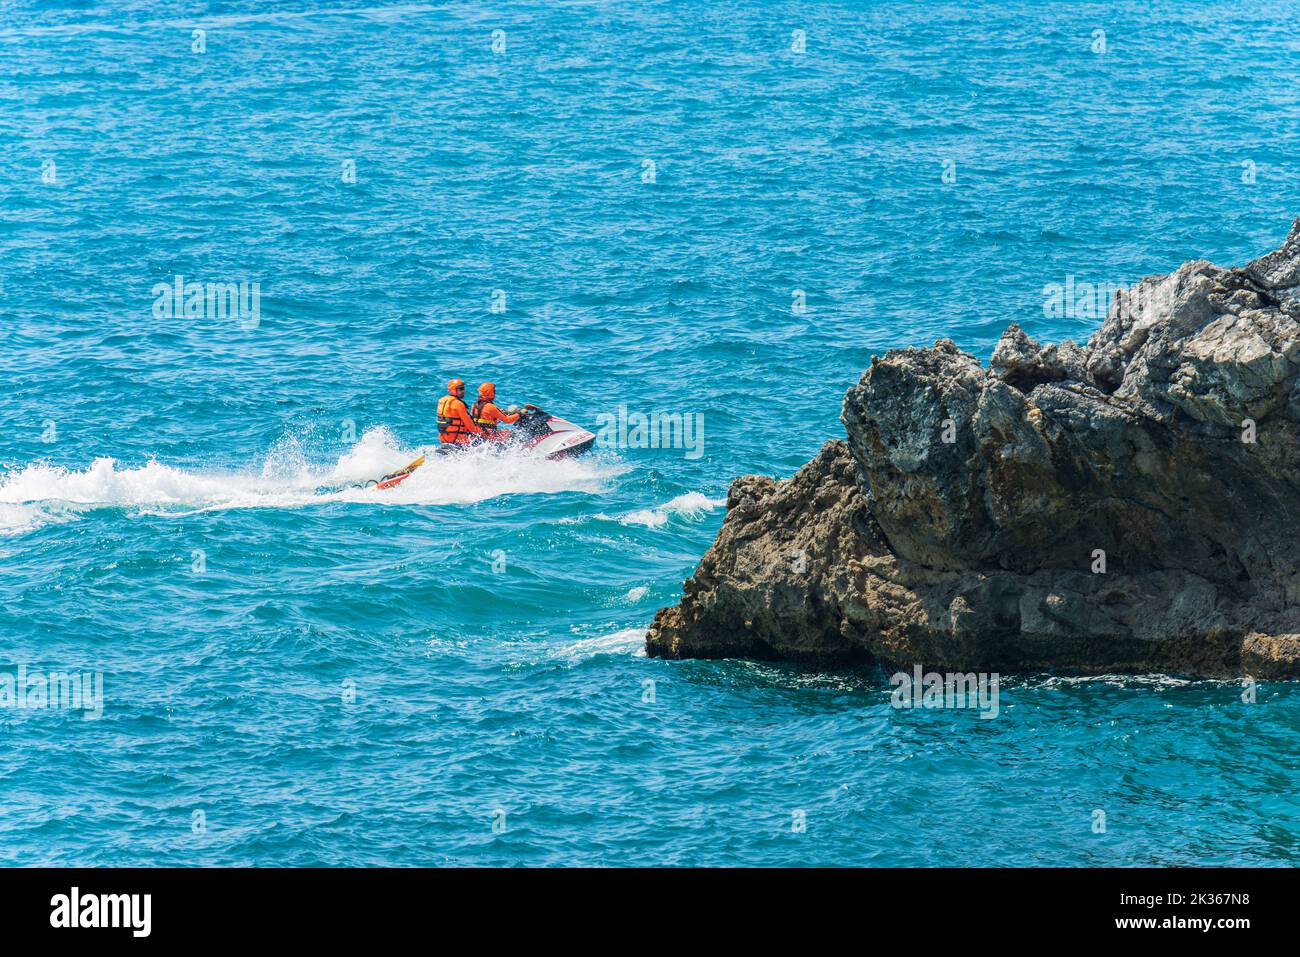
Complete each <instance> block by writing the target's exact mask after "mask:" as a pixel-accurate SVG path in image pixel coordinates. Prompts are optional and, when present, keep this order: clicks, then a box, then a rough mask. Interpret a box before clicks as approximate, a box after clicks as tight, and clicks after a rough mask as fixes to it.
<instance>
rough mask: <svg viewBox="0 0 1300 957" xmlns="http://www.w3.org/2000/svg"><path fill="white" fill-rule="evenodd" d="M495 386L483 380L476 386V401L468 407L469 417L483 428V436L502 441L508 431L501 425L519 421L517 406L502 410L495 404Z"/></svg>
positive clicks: (507, 436) (508, 435)
mask: <svg viewBox="0 0 1300 957" xmlns="http://www.w3.org/2000/svg"><path fill="white" fill-rule="evenodd" d="M496 397H497V387H496V385H495V384H493V383H491V382H484V383H483V384H482V385H481V386H479V387H478V401H476V402H475V403H474V407H473V408H472V409H470V412H469V417H470V418H471V419H473V420H474V424H475V425H477V426H478V427H479V428H480V429H482V430H483V438H485V439H487V440H489V441H492V442H504V441H505V440H506V439H508V438H509V437H510V433H509V432H507V431H506V430H505V429H503V428H501V426H502V425H514V424H515V423H516V422H518V421H519V407H518V406H517V405H512V406H510V408H508V409H506V410H505V411H504V412H502V411H501V410H500V409H499V408H497V404H496V401H495V400H496Z"/></svg>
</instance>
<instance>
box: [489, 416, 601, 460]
mask: <svg viewBox="0 0 1300 957" xmlns="http://www.w3.org/2000/svg"><path fill="white" fill-rule="evenodd" d="M595 442H596V435H595V433H594V432H588V431H587V430H586V429H583V428H579V427H578V426H576V425H574V424H573V423H572V422H570V421H569V420H568V419H562V418H560V417H559V416H558V415H551V414H550V413H549V412H545V411H543V410H541V409H539V408H538V407H537V406H535V405H526V406H524V407H523V409H522V410H520V413H519V421H518V422H516V423H515V425H514V428H513V429H512V430H511V431H510V432H509V433H508V435H507V438H506V440H505V443H506V445H508V446H515V447H516V448H522V449H524V450H525V451H528V452H531V453H533V454H535V455H544V456H545V457H546V458H548V459H562V458H565V457H567V456H570V455H581V454H582V453H584V452H589V451H591V447H592V446H593V445H594V444H595Z"/></svg>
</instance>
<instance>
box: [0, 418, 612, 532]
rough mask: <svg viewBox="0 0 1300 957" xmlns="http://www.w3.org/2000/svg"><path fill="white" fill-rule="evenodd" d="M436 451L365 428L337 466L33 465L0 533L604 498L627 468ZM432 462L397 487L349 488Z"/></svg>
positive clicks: (298, 459) (276, 453) (14, 493)
mask: <svg viewBox="0 0 1300 957" xmlns="http://www.w3.org/2000/svg"><path fill="white" fill-rule="evenodd" d="M436 451H437V450H436V448H435V447H433V446H421V447H418V448H414V449H412V448H404V447H403V446H402V445H401V444H400V443H399V442H398V441H397V440H396V438H395V437H394V436H393V435H392V433H390V432H389V431H388V430H387V429H383V428H376V429H371V430H369V431H367V432H366V433H365V434H364V435H363V436H362V437H361V439H360V440H359V441H358V442H357V443H356V444H355V445H354V446H352V447H351V448H350V449H348V450H347V451H346V452H345V453H344V454H343V455H342V456H340V457H339V459H338V461H337V462H336V463H335V464H334V465H333V466H313V465H312V464H311V463H310V462H309V461H308V460H307V457H306V455H305V454H304V452H303V450H302V448H301V446H300V445H299V443H297V442H296V441H295V440H292V439H286V440H283V441H281V442H279V443H277V444H276V445H275V447H273V448H272V449H271V451H270V452H269V453H268V454H267V456H266V457H265V459H264V460H263V461H262V462H261V463H260V465H258V466H257V467H255V468H252V469H249V470H246V471H205V470H189V469H180V468H173V467H171V466H168V465H164V464H162V463H160V462H156V461H150V462H148V463H147V464H145V465H143V466H139V467H136V468H129V467H128V468H123V467H122V466H121V464H120V463H118V462H117V461H116V460H114V459H111V458H99V459H96V460H95V461H94V462H92V463H91V464H90V466H89V467H87V468H85V469H82V470H70V469H66V468H61V467H56V466H51V465H48V464H44V463H34V464H31V465H27V466H25V467H22V468H16V469H12V470H10V471H9V472H8V473H6V474H5V475H3V476H0V535H14V534H19V533H22V532H26V531H30V530H31V529H33V528H38V527H40V526H42V525H45V524H48V523H50V522H54V521H69V520H72V519H75V518H77V517H78V516H79V515H81V514H84V513H85V512H88V511H92V510H94V509H98V508H128V509H132V510H133V511H135V512H137V513H140V514H171V515H174V514H182V515H185V514H193V513H195V512H199V511H208V510H215V509H231V508H301V507H303V506H308V505H313V504H318V503H324V502H364V503H374V504H384V505H453V504H467V503H472V502H481V501H484V500H486V499H491V498H496V497H498V496H502V495H521V494H553V493H557V492H589V493H591V492H599V491H601V490H602V489H603V488H604V487H605V484H606V482H607V481H608V480H609V479H611V478H613V477H614V476H616V475H618V474H620V473H621V472H622V471H623V470H624V467H622V466H617V465H613V464H611V463H609V462H607V461H603V460H601V459H599V458H583V459H578V458H573V459H562V460H560V461H555V462H552V461H549V460H547V459H539V458H537V457H536V456H530V455H527V454H525V453H519V452H502V451H501V450H495V449H475V450H469V451H467V452H465V453H462V454H459V455H447V456H442V455H437V454H436ZM422 454H427V455H428V460H427V461H426V463H425V464H424V466H423V467H422V468H420V469H418V470H417V471H416V472H415V473H414V474H412V475H411V477H410V478H408V479H407V480H406V481H404V482H403V483H402V484H401V485H399V486H397V487H396V488H391V489H382V490H381V489H376V488H373V487H372V488H347V487H345V486H348V485H349V484H352V483H359V482H364V481H365V480H366V479H372V478H376V477H378V476H380V475H383V474H385V473H387V472H390V471H393V470H395V469H398V468H400V467H402V466H403V465H406V464H407V463H408V462H410V461H411V460H413V459H415V458H416V457H417V456H419V455H422Z"/></svg>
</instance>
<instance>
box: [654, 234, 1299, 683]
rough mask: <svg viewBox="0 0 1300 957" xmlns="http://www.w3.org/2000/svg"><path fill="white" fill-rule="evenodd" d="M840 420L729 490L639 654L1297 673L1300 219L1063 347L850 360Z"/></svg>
mask: <svg viewBox="0 0 1300 957" xmlns="http://www.w3.org/2000/svg"><path fill="white" fill-rule="evenodd" d="M841 420H842V421H843V423H844V427H845V433H846V434H845V439H844V440H843V441H840V440H836V441H832V442H829V443H828V444H827V445H826V446H825V447H824V448H823V449H822V451H821V452H820V453H819V454H818V456H817V457H816V458H815V459H814V460H813V461H812V462H810V463H808V465H806V466H804V468H803V469H801V470H800V471H799V472H798V473H796V474H795V475H794V476H793V477H792V478H790V479H788V480H785V481H781V482H777V481H773V480H772V479H770V478H765V477H759V476H745V477H742V478H739V479H737V480H736V481H735V482H734V483H733V484H732V486H731V490H730V493H729V495H728V512H727V517H726V519H725V521H724V523H723V526H722V529H721V531H720V532H719V533H718V537H717V540H716V541H715V542H714V544H713V546H712V547H711V548H710V549H709V550H708V552H707V553H706V554H705V556H704V558H703V560H702V561H701V562H700V566H699V568H698V570H697V571H696V573H695V575H694V576H693V577H692V578H691V579H690V580H689V581H687V582H686V586H685V589H684V594H683V597H682V601H681V602H680V603H679V604H678V605H676V606H674V607H672V608H666V609H663V610H661V611H660V612H659V614H658V615H657V616H656V617H655V620H654V623H653V624H652V625H651V627H650V630H649V633H648V635H647V639H646V647H647V651H648V652H649V653H650V654H651V655H657V656H662V657H704V658H718V657H755V658H767V659H785V660H796V661H805V662H810V663H817V664H822V665H831V666H835V665H849V664H858V663H864V662H875V663H880V664H883V665H886V666H892V665H899V666H902V665H907V666H909V667H910V665H911V664H912V663H914V662H923V663H924V664H926V665H927V666H933V667H937V668H950V669H953V670H963V671H967V670H998V671H1016V670H1054V671H1059V672H1063V673H1079V674H1088V673H1102V672H1114V671H1171V672H1181V673H1187V674H1194V675H1207V676H1229V675H1241V674H1251V675H1255V676H1257V677H1300V638H1298V637H1297V635H1300V535H1298V534H1297V524H1298V522H1300V220H1297V221H1296V223H1295V225H1294V226H1293V227H1292V230H1291V233H1290V235H1289V236H1288V237H1287V240H1286V242H1285V243H1284V244H1283V246H1282V247H1281V248H1280V249H1279V250H1277V251H1275V252H1272V253H1269V254H1268V255H1266V256H1263V257H1261V258H1259V259H1257V260H1255V261H1253V262H1251V263H1249V264H1247V265H1246V266H1244V267H1241V268H1235V269H1224V268H1221V267H1219V266H1215V265H1213V264H1211V263H1209V262H1206V261H1204V260H1198V261H1194V262H1189V263H1186V264H1184V265H1183V266H1182V267H1181V268H1179V269H1178V270H1177V271H1175V272H1174V273H1172V274H1170V275H1168V276H1154V277H1148V278H1146V279H1143V280H1142V281H1141V282H1139V283H1137V284H1136V285H1135V286H1133V287H1131V288H1130V289H1128V290H1125V291H1124V292H1123V293H1122V294H1121V295H1119V296H1117V297H1116V300H1115V302H1114V304H1113V306H1112V308H1111V310H1110V312H1109V314H1108V316H1107V318H1106V320H1105V322H1104V323H1103V325H1102V326H1101V328H1100V329H1099V330H1098V331H1097V332H1096V333H1095V334H1094V335H1093V336H1092V338H1091V340H1090V341H1089V342H1088V344H1087V346H1086V347H1081V346H1078V345H1075V344H1074V343H1071V342H1064V343H1061V344H1059V345H1042V344H1039V343H1037V342H1035V341H1034V340H1033V339H1031V338H1030V337H1029V336H1028V335H1026V334H1025V332H1024V331H1023V330H1022V329H1020V327H1019V326H1016V325H1012V326H1011V327H1010V328H1008V329H1007V331H1006V333H1005V334H1004V335H1003V337H1002V339H1001V341H1000V342H999V343H998V345H997V348H996V349H995V350H994V353H993V357H992V361H991V363H990V365H989V367H988V368H985V367H984V366H982V365H981V364H980V362H979V361H978V360H977V359H976V358H975V357H974V356H971V355H969V354H967V353H964V352H962V351H961V350H959V349H958V348H957V346H956V345H955V344H953V343H952V342H950V341H948V340H941V341H940V342H937V343H936V344H935V345H934V346H933V347H931V348H928V349H915V348H914V349H902V350H893V351H890V352H889V353H888V354H887V355H885V356H883V357H879V358H873V359H872V362H871V367H870V368H869V369H867V371H866V372H865V373H863V375H862V378H861V380H860V381H859V382H858V384H857V385H856V386H854V387H853V388H852V389H850V390H849V391H848V394H847V395H846V396H845V398H844V406H843V412H842V415H841Z"/></svg>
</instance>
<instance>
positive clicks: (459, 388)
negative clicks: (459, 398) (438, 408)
mask: <svg viewBox="0 0 1300 957" xmlns="http://www.w3.org/2000/svg"><path fill="white" fill-rule="evenodd" d="M447 394H448V395H464V394H465V380H464V379H452V380H451V381H450V382H448V383H447Z"/></svg>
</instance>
